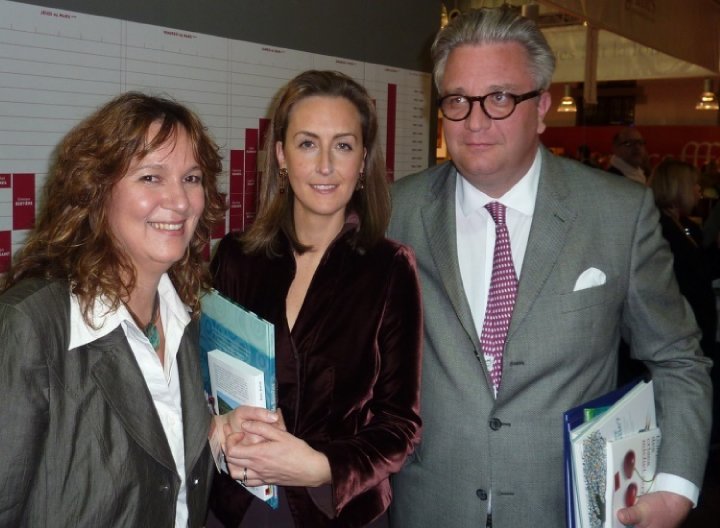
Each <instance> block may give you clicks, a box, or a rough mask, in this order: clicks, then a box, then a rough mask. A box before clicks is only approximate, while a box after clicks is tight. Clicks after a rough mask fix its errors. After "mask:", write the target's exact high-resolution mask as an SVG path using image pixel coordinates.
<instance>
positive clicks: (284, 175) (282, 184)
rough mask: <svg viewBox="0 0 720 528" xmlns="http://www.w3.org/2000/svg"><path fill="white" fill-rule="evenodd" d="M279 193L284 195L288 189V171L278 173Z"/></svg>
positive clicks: (282, 170)
mask: <svg viewBox="0 0 720 528" xmlns="http://www.w3.org/2000/svg"><path fill="white" fill-rule="evenodd" d="M278 180H279V181H278V192H279V193H280V194H283V193H284V192H285V189H286V188H287V180H288V170H287V169H286V168H282V169H280V170H279V171H278Z"/></svg>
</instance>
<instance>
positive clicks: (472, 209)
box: [455, 150, 700, 507]
mask: <svg viewBox="0 0 720 528" xmlns="http://www.w3.org/2000/svg"><path fill="white" fill-rule="evenodd" d="M541 165H542V157H541V155H540V151H539V150H538V152H537V154H536V155H535V160H534V161H533V164H532V165H531V166H530V169H529V170H528V172H527V173H526V174H525V176H523V177H522V178H521V179H520V181H518V182H517V183H516V184H515V186H514V187H512V188H511V189H510V190H509V191H508V192H506V193H505V194H504V195H502V196H501V197H500V198H492V197H490V196H488V195H487V194H485V193H483V192H482V191H480V190H479V189H477V188H476V187H474V186H473V185H472V184H471V183H469V182H468V181H467V180H466V179H465V178H463V177H462V175H460V173H457V176H456V178H457V185H456V186H455V222H456V231H457V252H458V264H459V266H460V276H461V277H462V283H463V288H464V289H465V296H466V297H467V301H468V304H469V305H470V311H471V312H472V317H473V322H474V324H475V331H476V332H477V335H478V336H480V335H481V334H482V327H483V322H484V320H485V307H486V305H487V298H488V292H489V290H490V278H491V276H492V263H493V251H494V248H495V222H494V221H493V219H492V216H490V212H489V211H488V210H487V209H485V204H487V203H489V202H493V201H497V202H500V203H501V204H503V205H504V206H505V207H506V208H507V212H506V218H505V223H506V225H507V228H508V233H509V235H510V249H511V251H512V258H513V264H515V273H517V277H518V281H519V280H520V271H521V270H522V264H523V260H524V259H525V250H526V249H527V243H528V237H529V235H530V226H531V225H532V216H533V212H534V211H535V199H536V198H537V190H538V183H539V182H540V169H541ZM485 361H486V363H487V362H488V358H486V360H485ZM490 361H491V360H490ZM488 368H489V367H488ZM653 490H654V491H672V492H673V493H677V494H679V495H682V496H684V497H687V498H688V499H690V500H691V501H692V503H693V507H694V506H695V505H697V500H698V496H699V494H700V489H699V488H698V487H697V486H696V485H695V484H693V483H692V482H690V481H689V480H687V479H684V478H682V477H679V476H677V475H670V474H668V473H658V474H657V476H656V478H655V485H654V488H653Z"/></svg>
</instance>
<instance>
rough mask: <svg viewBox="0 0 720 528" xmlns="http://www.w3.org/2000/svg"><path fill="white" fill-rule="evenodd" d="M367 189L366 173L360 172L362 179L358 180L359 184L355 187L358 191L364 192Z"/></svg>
mask: <svg viewBox="0 0 720 528" xmlns="http://www.w3.org/2000/svg"><path fill="white" fill-rule="evenodd" d="M364 188H365V173H364V172H363V171H360V177H359V178H358V181H357V184H356V185H355V190H356V191H362V190H363V189H364Z"/></svg>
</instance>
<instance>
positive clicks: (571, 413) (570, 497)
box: [563, 378, 643, 528]
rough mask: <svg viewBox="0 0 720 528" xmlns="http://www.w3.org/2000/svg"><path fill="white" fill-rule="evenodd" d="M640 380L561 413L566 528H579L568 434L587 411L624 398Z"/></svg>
mask: <svg viewBox="0 0 720 528" xmlns="http://www.w3.org/2000/svg"><path fill="white" fill-rule="evenodd" d="M641 381H643V380H642V378H638V379H637V380H634V381H632V382H630V383H628V384H627V385H624V386H623V387H620V388H618V389H615V390H614V391H612V392H608V393H607V394H604V395H602V396H600V397H598V398H595V399H594V400H590V401H588V402H585V403H583V404H581V405H578V406H577V407H573V408H572V409H569V410H567V411H565V412H564V413H563V463H564V466H565V471H564V474H565V524H566V526H567V528H581V527H580V526H578V523H577V522H576V517H575V516H576V497H575V484H574V482H575V477H574V474H573V462H572V444H571V441H570V433H571V431H572V430H573V429H575V428H576V427H578V426H580V425H582V424H583V423H584V422H585V417H586V411H587V410H589V409H599V408H603V407H604V408H608V407H610V406H611V405H613V404H614V403H615V402H617V401H618V400H619V399H620V398H622V397H623V396H625V395H626V394H627V393H628V392H630V390H632V388H633V387H635V385H637V384H638V383H640V382H641Z"/></svg>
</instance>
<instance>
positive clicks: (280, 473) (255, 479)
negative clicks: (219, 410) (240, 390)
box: [216, 406, 331, 487]
mask: <svg viewBox="0 0 720 528" xmlns="http://www.w3.org/2000/svg"><path fill="white" fill-rule="evenodd" d="M216 419H218V420H220V421H221V423H222V428H223V432H224V435H225V441H224V442H223V451H224V453H225V462H226V463H227V466H228V471H229V472H230V475H231V476H232V477H233V478H234V479H236V480H239V479H243V483H244V484H245V485H247V486H260V485H264V484H277V485H280V486H305V487H316V486H320V485H322V484H327V483H329V482H330V476H331V475H330V463H329V462H328V459H327V457H326V456H325V455H324V454H323V453H321V452H319V451H317V450H315V449H313V448H312V447H310V446H309V445H308V444H307V442H305V441H304V440H301V439H300V438H298V437H296V436H295V435H293V434H291V433H289V432H288V431H287V428H286V427H285V420H284V419H283V416H282V413H281V412H280V411H279V410H278V411H277V412H271V411H268V410H267V409H262V408H260V407H248V406H240V407H238V408H236V409H235V410H233V411H231V412H229V413H227V414H224V415H222V416H220V417H216Z"/></svg>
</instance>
